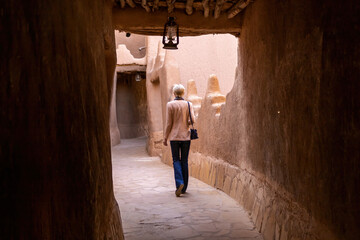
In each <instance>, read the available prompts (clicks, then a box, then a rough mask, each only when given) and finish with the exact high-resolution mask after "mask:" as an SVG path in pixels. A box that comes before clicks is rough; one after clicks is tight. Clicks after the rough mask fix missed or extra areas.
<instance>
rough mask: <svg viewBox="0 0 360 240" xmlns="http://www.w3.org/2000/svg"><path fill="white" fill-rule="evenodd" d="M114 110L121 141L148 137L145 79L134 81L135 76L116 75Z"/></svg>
mask: <svg viewBox="0 0 360 240" xmlns="http://www.w3.org/2000/svg"><path fill="white" fill-rule="evenodd" d="M117 75H118V81H117V87H116V109H117V113H116V116H117V121H118V124H117V125H118V127H119V130H120V136H121V139H126V138H137V137H142V136H147V135H148V123H147V106H148V104H147V97H146V95H147V94H146V86H145V79H142V80H141V81H135V74H121V73H117Z"/></svg>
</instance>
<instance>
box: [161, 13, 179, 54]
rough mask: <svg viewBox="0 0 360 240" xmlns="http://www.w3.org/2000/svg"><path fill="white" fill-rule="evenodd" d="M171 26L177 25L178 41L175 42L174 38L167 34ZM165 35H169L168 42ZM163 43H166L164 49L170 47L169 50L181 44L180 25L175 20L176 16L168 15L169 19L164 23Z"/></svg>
mask: <svg viewBox="0 0 360 240" xmlns="http://www.w3.org/2000/svg"><path fill="white" fill-rule="evenodd" d="M169 27H176V43H174V42H173V40H172V39H171V38H170V39H169V37H168V36H167V35H166V34H167V32H168V31H167V30H168V28H169ZM165 37H167V39H168V42H165ZM162 43H163V44H164V47H163V48H164V49H168V50H176V49H178V48H177V45H178V44H179V25H178V24H177V23H176V22H175V18H174V17H168V21H167V22H166V23H165V25H164V33H163V39H162Z"/></svg>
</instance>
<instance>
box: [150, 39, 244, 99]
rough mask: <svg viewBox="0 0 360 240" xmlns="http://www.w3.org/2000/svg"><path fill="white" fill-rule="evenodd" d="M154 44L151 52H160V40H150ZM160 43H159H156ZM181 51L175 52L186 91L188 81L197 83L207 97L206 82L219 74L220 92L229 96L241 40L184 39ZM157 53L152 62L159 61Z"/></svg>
mask: <svg viewBox="0 0 360 240" xmlns="http://www.w3.org/2000/svg"><path fill="white" fill-rule="evenodd" d="M148 38H150V39H152V40H151V42H152V45H151V46H149V47H150V48H153V49H157V48H158V41H161V39H162V38H161V37H153V36H151V37H148ZM156 40H157V41H156ZM179 42H180V43H179V45H178V48H179V49H178V50H176V51H172V50H166V51H171V52H173V53H172V54H173V55H174V58H175V59H176V61H177V63H178V65H179V71H180V81H181V84H183V85H184V86H185V87H186V85H187V81H188V80H190V79H194V80H195V82H196V86H197V90H198V94H199V96H200V97H204V96H205V92H206V84H207V79H208V78H209V76H210V75H211V74H216V75H217V76H218V78H219V79H220V81H219V83H220V88H221V92H222V93H223V94H227V93H228V92H230V90H231V89H232V87H233V84H234V80H235V72H236V64H237V58H238V55H237V48H238V40H237V38H236V37H234V36H233V35H230V34H215V35H202V36H196V37H181V38H180V40H179ZM156 53H157V51H151V52H150V55H149V56H148V58H149V59H152V58H155V57H156Z"/></svg>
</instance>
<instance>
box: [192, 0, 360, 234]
mask: <svg viewBox="0 0 360 240" xmlns="http://www.w3.org/2000/svg"><path fill="white" fill-rule="evenodd" d="M359 9H360V4H359V2H358V1H346V2H341V3H340V2H331V1H327V3H326V4H325V3H324V5H323V3H321V2H319V1H315V2H314V1H305V2H304V1H297V0H288V1H282V2H278V1H275V0H269V1H265V0H257V1H255V2H254V3H253V4H251V5H249V7H248V8H247V9H246V12H245V14H244V19H243V20H244V24H243V28H242V33H241V37H240V42H239V56H240V57H239V62H238V70H237V77H236V81H235V84H234V88H233V90H232V91H231V92H230V93H229V94H228V95H227V97H226V105H224V106H223V107H222V109H221V114H220V116H218V117H216V116H215V109H214V108H213V107H212V105H211V101H210V100H211V99H207V98H205V99H204V100H203V104H202V108H201V109H200V113H199V119H198V124H197V128H198V131H199V135H200V139H199V140H196V141H193V142H192V146H191V155H190V165H191V166H190V169H191V174H192V175H193V176H195V177H198V178H200V179H201V180H204V181H205V182H207V183H209V184H210V185H212V186H215V187H217V188H219V189H222V190H223V191H224V192H226V193H228V194H229V195H230V196H232V197H233V198H235V199H237V200H238V201H239V202H240V203H242V204H243V205H244V206H245V208H246V209H248V210H249V211H250V213H251V215H252V218H253V220H254V222H255V224H256V227H257V228H258V229H260V230H261V232H263V233H264V237H265V239H281V240H284V239H327V240H329V239H357V238H358V236H360V232H359V231H360V229H359V227H358V226H359V224H360V222H359V219H360V216H359V213H360V211H359V208H360V205H359V204H358V203H359V202H360V195H359V194H358V187H359V186H360V175H359V170H360V166H359V159H360V155H359V145H360V141H359V140H360V139H359V136H360V126H359V125H360V121H359V118H360V116H359V114H360V113H359V109H360V98H359V97H358V91H359V90H360V82H359V81H358V79H359V77H360V76H359V59H360V46H359V42H360V41H359V40H360V30H359V29H360V19H359V18H358V12H359ZM220 81H221V79H220Z"/></svg>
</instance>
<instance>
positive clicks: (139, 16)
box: [113, 2, 242, 37]
mask: <svg viewBox="0 0 360 240" xmlns="http://www.w3.org/2000/svg"><path fill="white" fill-rule="evenodd" d="M149 3H150V2H149ZM149 5H150V4H149ZM184 7H185V6H184ZM168 16H169V15H168V12H167V9H165V8H164V9H162V8H159V10H158V11H157V12H156V14H153V13H146V12H144V9H143V8H139V7H137V8H129V7H128V8H126V7H125V8H123V9H122V8H120V7H118V8H114V9H113V25H114V28H115V30H119V31H124V32H130V33H135V34H142V35H157V36H162V35H163V32H164V24H165V22H166V20H167V17H168ZM176 23H177V24H178V25H179V35H180V36H181V37H183V36H198V35H203V34H216V33H218V34H220V33H230V34H233V35H235V36H239V34H240V31H241V25H242V18H241V17H240V15H238V16H235V17H233V18H232V19H228V18H227V14H221V15H220V17H219V18H218V19H215V18H204V14H203V12H202V11H194V12H193V14H191V15H187V14H186V12H185V11H177V12H176Z"/></svg>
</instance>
